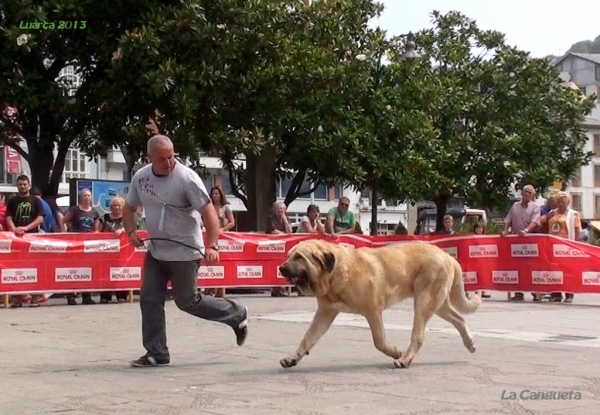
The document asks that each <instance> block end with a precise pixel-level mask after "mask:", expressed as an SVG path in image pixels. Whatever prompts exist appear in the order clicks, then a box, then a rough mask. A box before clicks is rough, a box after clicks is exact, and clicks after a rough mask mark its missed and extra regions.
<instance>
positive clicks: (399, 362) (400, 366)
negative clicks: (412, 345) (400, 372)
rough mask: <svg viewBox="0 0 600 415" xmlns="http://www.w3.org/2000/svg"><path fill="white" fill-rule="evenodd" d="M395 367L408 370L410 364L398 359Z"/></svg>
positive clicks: (395, 361)
mask: <svg viewBox="0 0 600 415" xmlns="http://www.w3.org/2000/svg"><path fill="white" fill-rule="evenodd" d="M394 366H396V367H397V368H399V369H408V364H407V363H404V362H403V361H402V359H396V360H394Z"/></svg>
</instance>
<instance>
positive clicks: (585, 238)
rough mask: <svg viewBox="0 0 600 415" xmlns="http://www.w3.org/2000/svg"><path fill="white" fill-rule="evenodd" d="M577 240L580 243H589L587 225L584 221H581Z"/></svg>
mask: <svg viewBox="0 0 600 415" xmlns="http://www.w3.org/2000/svg"><path fill="white" fill-rule="evenodd" d="M579 240H580V241H581V242H589V241H590V231H589V229H588V223H587V222H586V221H581V232H580V233H579Z"/></svg>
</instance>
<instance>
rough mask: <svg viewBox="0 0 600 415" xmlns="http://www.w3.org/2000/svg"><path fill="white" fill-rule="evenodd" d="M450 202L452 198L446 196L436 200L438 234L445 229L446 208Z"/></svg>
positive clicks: (436, 228)
mask: <svg viewBox="0 0 600 415" xmlns="http://www.w3.org/2000/svg"><path fill="white" fill-rule="evenodd" d="M448 200H450V196H446V195H440V196H438V197H437V198H435V200H434V202H435V208H436V212H437V217H436V221H435V231H436V232H439V231H441V230H443V229H444V216H445V215H446V206H447V204H448Z"/></svg>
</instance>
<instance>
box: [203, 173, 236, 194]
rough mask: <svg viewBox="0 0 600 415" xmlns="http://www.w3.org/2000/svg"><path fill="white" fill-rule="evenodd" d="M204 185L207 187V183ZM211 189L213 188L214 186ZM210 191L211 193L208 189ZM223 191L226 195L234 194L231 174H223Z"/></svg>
mask: <svg viewBox="0 0 600 415" xmlns="http://www.w3.org/2000/svg"><path fill="white" fill-rule="evenodd" d="M204 184H205V185H206V183H204ZM210 187H212V185H211V186H210ZM208 190H209V191H210V188H208ZM221 190H223V193H225V194H226V195H231V194H232V192H231V183H229V173H225V172H223V174H221Z"/></svg>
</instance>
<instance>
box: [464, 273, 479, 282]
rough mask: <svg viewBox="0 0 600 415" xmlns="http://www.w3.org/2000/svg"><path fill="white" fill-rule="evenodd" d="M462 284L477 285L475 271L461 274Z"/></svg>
mask: <svg viewBox="0 0 600 415" xmlns="http://www.w3.org/2000/svg"><path fill="white" fill-rule="evenodd" d="M462 277H463V284H465V285H467V284H477V273H476V272H475V271H466V272H463V273H462Z"/></svg>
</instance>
